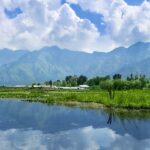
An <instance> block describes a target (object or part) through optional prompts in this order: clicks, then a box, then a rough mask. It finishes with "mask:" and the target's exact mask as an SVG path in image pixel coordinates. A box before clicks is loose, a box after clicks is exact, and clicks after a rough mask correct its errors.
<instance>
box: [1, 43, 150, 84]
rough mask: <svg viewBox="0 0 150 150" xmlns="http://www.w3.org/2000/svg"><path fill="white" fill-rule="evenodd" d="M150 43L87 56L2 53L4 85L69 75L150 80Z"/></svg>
mask: <svg viewBox="0 0 150 150" xmlns="http://www.w3.org/2000/svg"><path fill="white" fill-rule="evenodd" d="M149 66H150V43H142V42H138V43H136V44H134V45H132V46H130V47H128V48H124V47H119V48H116V49H114V50H112V51H111V52H108V53H104V52H93V53H85V52H79V51H71V50H67V49H60V48H58V47H56V46H53V47H44V48H42V49H40V50H37V51H33V52H30V51H27V50H17V51H12V50H9V49H3V50H0V85H18V84H31V83H33V82H44V81H48V80H57V79H64V78H65V76H67V75H81V74H83V75H86V76H88V77H94V76H105V75H113V74H115V73H121V74H122V75H123V76H127V75H129V74H131V73H133V74H145V75H147V76H148V77H150V69H149Z"/></svg>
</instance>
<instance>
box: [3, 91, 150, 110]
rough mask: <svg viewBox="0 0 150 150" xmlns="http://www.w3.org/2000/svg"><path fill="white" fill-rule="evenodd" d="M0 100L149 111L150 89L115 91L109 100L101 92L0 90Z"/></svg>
mask: <svg viewBox="0 0 150 150" xmlns="http://www.w3.org/2000/svg"><path fill="white" fill-rule="evenodd" d="M0 98H2V99H3V98H12V99H24V100H29V101H39V102H44V103H63V102H64V103H67V102H68V103H69V102H81V103H98V104H103V105H104V106H107V107H113V108H128V109H150V89H144V90H128V91H116V92H115V98H114V99H111V100H110V98H109V95H108V93H107V92H106V91H103V90H85V91H84V90H83V91H80V90H53V91H52V90H46V89H30V88H0Z"/></svg>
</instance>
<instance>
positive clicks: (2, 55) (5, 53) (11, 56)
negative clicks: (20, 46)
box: [0, 49, 28, 66]
mask: <svg viewBox="0 0 150 150" xmlns="http://www.w3.org/2000/svg"><path fill="white" fill-rule="evenodd" d="M26 53H28V51H25V50H18V51H12V50H9V49H2V50H0V66H1V65H3V64H8V63H11V62H14V61H17V60H18V59H19V58H20V57H22V56H23V55H25V54H26Z"/></svg>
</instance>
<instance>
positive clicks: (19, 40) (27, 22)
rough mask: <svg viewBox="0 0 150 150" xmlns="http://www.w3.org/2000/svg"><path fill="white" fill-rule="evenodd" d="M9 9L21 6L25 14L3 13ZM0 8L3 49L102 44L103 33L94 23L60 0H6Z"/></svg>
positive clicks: (92, 47) (84, 47)
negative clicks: (12, 14)
mask: <svg viewBox="0 0 150 150" xmlns="http://www.w3.org/2000/svg"><path fill="white" fill-rule="evenodd" d="M6 8H7V9H8V10H13V9H16V8H20V10H21V11H22V13H21V14H18V15H17V16H16V17H14V18H12V19H10V18H9V17H8V16H7V15H6V14H5V12H4V9H6ZM0 11H1V15H0V20H1V22H2V23H1V24H0V36H1V37H2V39H3V40H2V41H1V42H0V47H1V48H3V47H7V48H15V49H38V48H41V47H43V46H52V45H57V46H59V47H61V48H68V49H72V50H82V51H88V52H90V51H92V50H96V49H99V48H100V47H102V46H103V45H101V44H99V43H101V40H100V38H101V36H100V33H99V32H98V29H97V28H96V27H95V25H94V24H92V23H91V22H90V21H89V20H87V19H81V18H79V17H78V16H77V15H76V13H75V12H74V11H73V9H72V8H71V7H70V6H69V5H68V4H63V5H61V2H60V0H57V1H52V0H45V1H42V0H27V1H20V0H17V1H12V0H7V1H4V0H3V1H2V5H1V6H0ZM102 43H103V42H102ZM98 45H99V46H98Z"/></svg>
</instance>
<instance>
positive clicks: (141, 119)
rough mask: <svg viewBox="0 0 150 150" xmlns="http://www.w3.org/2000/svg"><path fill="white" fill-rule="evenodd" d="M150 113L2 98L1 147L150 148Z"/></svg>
mask: <svg viewBox="0 0 150 150" xmlns="http://www.w3.org/2000/svg"><path fill="white" fill-rule="evenodd" d="M149 128H150V112H145V113H142V112H136V113H134V114H133V113H132V112H127V113H126V112H125V113H122V112H121V113H120V112H117V113H114V112H113V111H104V110H101V109H81V108H79V107H67V106H59V105H46V104H42V103H29V102H23V101H17V100H1V101H0V150H20V149H21V150H22V149H23V150H149V149H150V130H149Z"/></svg>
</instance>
